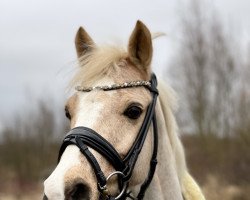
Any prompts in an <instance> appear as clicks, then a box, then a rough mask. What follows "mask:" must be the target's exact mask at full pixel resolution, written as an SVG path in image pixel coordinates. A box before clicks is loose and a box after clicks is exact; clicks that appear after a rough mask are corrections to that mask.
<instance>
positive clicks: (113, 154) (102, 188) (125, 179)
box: [58, 74, 158, 200]
mask: <svg viewBox="0 0 250 200" xmlns="http://www.w3.org/2000/svg"><path fill="white" fill-rule="evenodd" d="M141 86H144V87H146V88H147V89H149V90H150V92H151V94H152V101H151V103H150V104H149V106H148V109H147V112H146V115H145V118H144V121H143V123H142V125H141V128H140V130H139V133H138V135H137V137H136V140H135V142H134V143H133V145H132V147H131V148H130V150H129V152H128V153H127V155H126V156H125V158H124V159H122V158H121V157H120V155H119V153H118V152H117V151H116V149H115V148H114V147H113V146H112V145H111V144H110V143H109V142H108V141H107V140H106V139H105V138H103V137H102V136H101V135H100V134H98V133H97V132H95V131H94V130H92V129H90V128H87V127H76V128H73V129H72V130H70V131H69V132H68V134H67V136H66V137H65V138H64V140H63V143H62V145H61V148H60V151H59V155H58V162H59V161H60V158H61V156H62V154H63V152H64V150H65V149H66V147H67V146H68V145H70V144H74V145H76V146H77V147H78V148H79V149H80V151H81V152H82V154H83V155H84V156H85V157H86V158H87V160H88V162H89V163H90V165H91V167H92V168H93V170H94V172H95V176H96V179H97V187H98V190H99V192H100V199H109V200H112V199H119V200H124V199H126V198H130V199H138V200H141V199H143V198H144V195H145V192H146V190H147V188H148V186H149V185H150V183H151V181H152V179H153V176H154V173H155V169H156V165H157V150H158V129H157V123H156V116H155V105H156V101H157V96H158V90H157V79H156V76H155V74H152V76H151V80H150V81H134V82H129V83H123V84H115V85H112V86H110V87H108V86H107V87H106V86H105V87H98V88H97V89H101V90H104V91H108V90H115V89H124V88H128V87H130V88H131V87H141ZM92 90H93V88H92ZM92 90H90V89H89V88H88V90H83V89H82V90H80V91H83V92H90V91H92ZM151 122H152V124H153V132H154V148H153V153H152V157H151V161H150V168H149V172H148V176H147V179H146V180H145V181H144V183H143V184H142V185H141V188H140V192H139V194H138V195H137V197H132V196H131V194H130V192H129V191H128V185H129V180H130V178H131V176H132V172H133V170H134V167H135V164H136V161H137V159H138V157H139V154H140V152H141V150H142V147H143V144H144V142H145V139H146V136H147V133H148V130H149V127H150V125H151ZM88 147H90V148H93V149H94V150H96V151H97V152H99V153H100V154H101V155H102V156H103V157H105V158H106V159H107V160H108V161H109V162H110V163H111V164H112V166H113V167H114V169H115V170H116V171H115V172H113V173H111V174H110V175H109V176H108V177H105V175H104V173H103V171H102V169H101V167H100V165H99V163H98V161H97V160H96V158H95V156H94V155H93V154H92V153H91V152H90V151H89V149H88ZM114 175H117V177H118V183H119V188H120V194H119V195H118V196H116V197H113V196H111V195H110V194H109V191H108V188H107V181H108V180H109V179H110V178H111V177H112V176H114Z"/></svg>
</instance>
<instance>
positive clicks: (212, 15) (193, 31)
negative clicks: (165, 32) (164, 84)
mask: <svg viewBox="0 0 250 200" xmlns="http://www.w3.org/2000/svg"><path fill="white" fill-rule="evenodd" d="M181 28H182V37H181V43H180V46H179V51H177V54H176V55H177V56H175V57H174V61H173V62H172V65H173V66H171V67H170V70H173V69H174V73H173V74H174V86H175V88H176V89H177V91H178V92H179V95H180V97H181V99H182V101H184V102H185V104H184V106H183V108H182V109H181V113H179V115H178V116H179V118H180V119H181V121H184V120H183V118H185V119H186V124H187V126H188V127H189V128H190V127H192V131H194V132H195V133H199V134H201V135H204V134H211V133H213V134H219V135H221V136H227V135H232V134H233V132H234V130H235V127H242V125H240V122H241V121H242V120H245V119H246V116H247V115H248V114H247V113H245V114H244V117H243V116H242V111H240V110H239V108H241V109H243V108H244V107H246V106H248V105H249V104H248V103H249V101H248V100H247V99H249V93H248V94H247V92H246V91H247V90H246V88H247V86H244V87H243V85H245V84H247V83H246V82H245V81H239V80H242V73H243V74H245V76H246V71H248V70H246V69H247V68H248V69H249V66H248V67H246V66H247V64H245V67H243V62H242V60H241V59H242V57H243V56H242V52H241V48H240V47H239V46H237V45H236V42H234V38H233V37H232V36H231V35H230V34H226V32H225V29H224V26H223V23H222V22H221V21H220V19H219V17H218V16H217V14H216V12H215V11H212V10H209V8H208V6H204V4H202V3H201V2H200V1H197V0H194V1H192V3H191V4H190V6H189V7H188V9H187V12H184V14H183V16H182V19H181ZM246 63H248V64H249V61H247V62H246ZM249 77H250V76H249V75H247V78H246V79H249ZM239 82H241V83H239ZM248 87H249V84H248ZM239 95H243V96H244V97H243V96H242V98H238V97H239ZM247 102H248V103H247ZM239 105H240V106H239ZM237 107H238V108H237ZM245 109H246V108H245ZM246 110H247V109H246ZM183 113H184V114H183ZM243 118H245V119H243ZM247 120H248V119H247ZM237 123H238V124H237ZM241 123H242V122H241ZM248 123H250V121H248V122H245V124H248ZM245 126H246V125H245Z"/></svg>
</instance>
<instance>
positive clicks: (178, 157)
mask: <svg viewBox="0 0 250 200" xmlns="http://www.w3.org/2000/svg"><path fill="white" fill-rule="evenodd" d="M156 117H157V124H158V132H159V144H158V165H157V169H156V173H155V176H154V179H153V181H152V183H151V185H150V188H149V191H148V192H147V195H146V196H145V199H148V200H149V199H159V200H161V199H162V200H163V199H167V200H182V199H183V198H182V194H181V184H180V183H181V178H182V174H183V173H184V171H185V168H186V165H185V159H184V152H183V148H182V145H181V143H180V140H179V138H178V135H177V125H176V121H175V119H174V116H173V113H172V110H171V108H170V106H167V105H165V104H164V102H163V101H162V99H159V101H158V102H157V106H156Z"/></svg>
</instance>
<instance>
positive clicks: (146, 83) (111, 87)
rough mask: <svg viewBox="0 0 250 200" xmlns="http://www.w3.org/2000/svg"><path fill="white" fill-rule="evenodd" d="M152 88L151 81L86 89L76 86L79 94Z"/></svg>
mask: <svg viewBox="0 0 250 200" xmlns="http://www.w3.org/2000/svg"><path fill="white" fill-rule="evenodd" d="M141 86H145V87H151V82H150V81H131V82H125V83H121V84H112V85H104V86H95V87H84V86H76V87H75V90H77V91H79V92H90V91H93V90H103V91H108V90H117V89H122V88H131V87H141Z"/></svg>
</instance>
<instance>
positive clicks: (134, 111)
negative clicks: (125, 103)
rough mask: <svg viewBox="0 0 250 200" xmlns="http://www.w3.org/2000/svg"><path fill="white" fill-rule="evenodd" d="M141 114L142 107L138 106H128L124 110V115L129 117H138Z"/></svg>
mask: <svg viewBox="0 0 250 200" xmlns="http://www.w3.org/2000/svg"><path fill="white" fill-rule="evenodd" d="M141 114H142V109H141V108H140V107H138V106H130V107H128V108H127V109H126V110H125V112H124V115H125V116H127V117H128V118H130V119H138V118H139V117H140V116H141Z"/></svg>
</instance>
